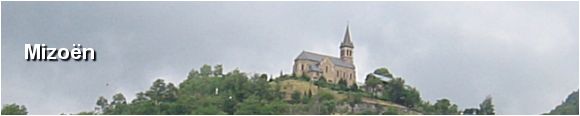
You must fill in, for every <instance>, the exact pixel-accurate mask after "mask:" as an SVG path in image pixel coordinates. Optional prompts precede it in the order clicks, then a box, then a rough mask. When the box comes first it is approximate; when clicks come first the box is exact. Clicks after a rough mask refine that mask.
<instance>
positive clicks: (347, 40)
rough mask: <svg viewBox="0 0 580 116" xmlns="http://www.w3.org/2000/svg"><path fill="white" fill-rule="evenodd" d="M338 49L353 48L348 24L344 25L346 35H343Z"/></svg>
mask: <svg viewBox="0 0 580 116" xmlns="http://www.w3.org/2000/svg"><path fill="white" fill-rule="evenodd" d="M340 47H341V48H342V47H350V48H354V45H353V44H352V41H351V40H350V28H349V24H348V23H347V24H346V33H345V34H344V40H342V43H340Z"/></svg>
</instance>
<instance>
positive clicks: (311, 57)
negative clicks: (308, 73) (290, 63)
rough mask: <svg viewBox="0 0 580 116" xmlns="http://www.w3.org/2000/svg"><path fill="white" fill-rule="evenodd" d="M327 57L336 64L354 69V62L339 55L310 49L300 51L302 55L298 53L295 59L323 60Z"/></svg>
mask: <svg viewBox="0 0 580 116" xmlns="http://www.w3.org/2000/svg"><path fill="white" fill-rule="evenodd" d="M325 57H328V58H329V59H330V61H331V62H332V63H333V64H334V65H336V66H340V67H345V68H351V69H354V64H351V63H349V62H346V61H344V60H342V59H340V58H338V57H333V56H327V55H322V54H317V53H312V52H308V51H302V53H300V55H298V57H296V59H295V60H310V61H314V62H321V61H322V59H324V58H325Z"/></svg>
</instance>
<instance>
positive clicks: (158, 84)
mask: <svg viewBox="0 0 580 116" xmlns="http://www.w3.org/2000/svg"><path fill="white" fill-rule="evenodd" d="M166 89H167V88H166V85H165V81H164V80H163V79H157V80H155V82H153V85H151V87H149V90H147V91H146V92H145V95H146V96H147V97H149V98H151V100H153V101H154V102H155V104H159V101H160V100H161V99H162V97H163V95H164V92H165V91H166Z"/></svg>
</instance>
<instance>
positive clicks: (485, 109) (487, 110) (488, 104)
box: [478, 96, 495, 115]
mask: <svg viewBox="0 0 580 116" xmlns="http://www.w3.org/2000/svg"><path fill="white" fill-rule="evenodd" d="M479 110H480V112H479V114H478V115H495V111H494V108H493V103H492V100H491V96H487V97H485V100H483V102H481V104H479Z"/></svg>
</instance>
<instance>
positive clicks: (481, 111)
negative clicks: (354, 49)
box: [363, 68, 495, 115]
mask: <svg viewBox="0 0 580 116" xmlns="http://www.w3.org/2000/svg"><path fill="white" fill-rule="evenodd" d="M363 88H365V91H366V93H370V96H371V97H373V98H376V99H380V100H385V101H391V102H394V103H397V104H400V105H403V106H406V107H408V108H410V109H412V110H415V111H418V112H421V113H423V114H428V115H459V114H465V115H469V114H471V115H494V114H495V111H494V106H493V104H492V98H491V97H490V96H488V97H487V98H486V99H485V100H484V101H483V102H482V103H481V104H480V107H479V108H469V109H465V110H463V111H461V110H459V109H458V106H457V105H456V104H453V103H452V102H451V101H450V100H449V99H445V98H443V99H439V100H437V101H436V102H435V103H434V104H431V103H430V102H429V101H424V100H422V99H421V95H420V93H419V91H418V90H417V89H416V88H414V87H412V86H410V85H406V84H405V80H404V79H402V77H395V76H394V75H393V74H392V73H391V72H390V71H389V70H388V69H387V68H379V69H376V70H375V71H374V72H372V73H369V74H368V75H367V76H366V78H365V85H364V86H363Z"/></svg>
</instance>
